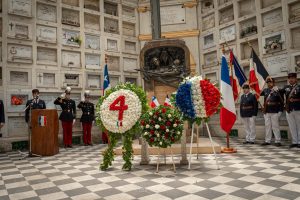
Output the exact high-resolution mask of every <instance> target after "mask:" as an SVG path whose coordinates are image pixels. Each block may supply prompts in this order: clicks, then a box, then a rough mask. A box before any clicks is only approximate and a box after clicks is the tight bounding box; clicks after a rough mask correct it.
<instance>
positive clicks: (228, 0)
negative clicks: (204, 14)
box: [218, 0, 232, 6]
mask: <svg viewBox="0 0 300 200" xmlns="http://www.w3.org/2000/svg"><path fill="white" fill-rule="evenodd" d="M231 1H232V0H218V2H219V6H221V5H223V4H225V3H229V2H231Z"/></svg>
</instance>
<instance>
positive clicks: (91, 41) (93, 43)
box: [85, 35, 100, 50]
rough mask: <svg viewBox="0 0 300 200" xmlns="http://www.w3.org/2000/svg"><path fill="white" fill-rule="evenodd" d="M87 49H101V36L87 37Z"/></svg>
mask: <svg viewBox="0 0 300 200" xmlns="http://www.w3.org/2000/svg"><path fill="white" fill-rule="evenodd" d="M85 48H86V49H94V50H99V49H100V36H95V35H85Z"/></svg>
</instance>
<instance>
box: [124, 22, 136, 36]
mask: <svg viewBox="0 0 300 200" xmlns="http://www.w3.org/2000/svg"><path fill="white" fill-rule="evenodd" d="M123 34H124V35H127V36H133V37H135V25H134V24H132V23H127V22H123Z"/></svg>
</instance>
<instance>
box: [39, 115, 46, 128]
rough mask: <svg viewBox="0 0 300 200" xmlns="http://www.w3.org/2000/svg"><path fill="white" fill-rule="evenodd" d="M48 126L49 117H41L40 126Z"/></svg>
mask: <svg viewBox="0 0 300 200" xmlns="http://www.w3.org/2000/svg"><path fill="white" fill-rule="evenodd" d="M46 125H47V117H46V116H39V126H46Z"/></svg>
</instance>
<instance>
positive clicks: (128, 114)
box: [96, 83, 148, 170]
mask: <svg viewBox="0 0 300 200" xmlns="http://www.w3.org/2000/svg"><path fill="white" fill-rule="evenodd" d="M96 110H97V111H96V122H97V125H98V126H100V127H101V128H102V130H103V131H107V132H108V137H109V141H110V144H109V145H108V148H107V149H106V151H105V152H104V156H103V162H102V164H101V166H100V168H101V169H102V170H106V169H107V168H108V167H109V166H110V165H112V161H113V159H114V152H113V148H114V147H115V146H116V144H117V139H118V138H120V137H121V135H122V136H123V159H124V161H125V164H124V165H123V169H125V170H130V169H131V166H132V163H131V160H132V152H133V150H132V140H133V137H134V134H135V133H137V132H139V131H140V125H139V120H140V117H141V115H142V114H143V113H145V112H146V111H147V110H148V105H147V99H146V93H145V92H144V90H143V89H142V88H141V87H138V86H136V85H134V84H131V83H124V84H119V85H117V86H115V87H113V88H111V89H109V90H107V91H106V93H105V95H104V96H103V97H101V98H100V99H99V102H98V104H97V107H96Z"/></svg>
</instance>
